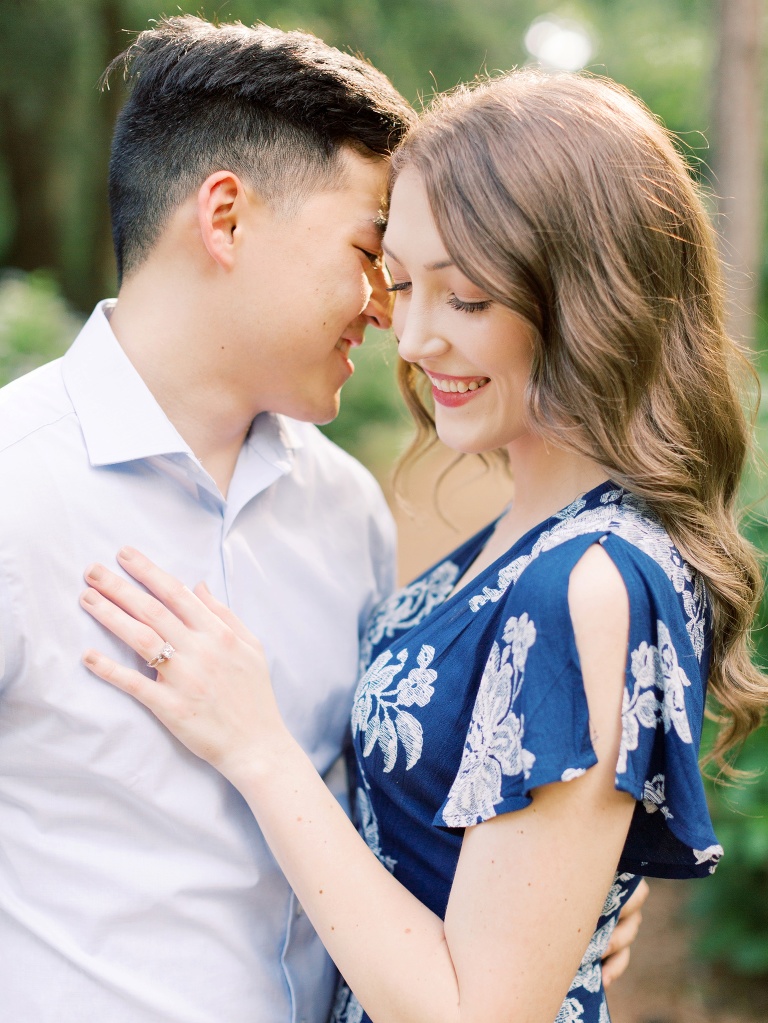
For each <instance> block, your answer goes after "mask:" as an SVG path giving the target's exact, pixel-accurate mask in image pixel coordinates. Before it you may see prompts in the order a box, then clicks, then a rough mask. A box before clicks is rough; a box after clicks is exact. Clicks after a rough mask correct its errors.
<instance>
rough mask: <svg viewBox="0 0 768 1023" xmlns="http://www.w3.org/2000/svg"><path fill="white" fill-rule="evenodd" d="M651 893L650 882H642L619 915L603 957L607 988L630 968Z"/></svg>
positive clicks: (604, 981)
mask: <svg viewBox="0 0 768 1023" xmlns="http://www.w3.org/2000/svg"><path fill="white" fill-rule="evenodd" d="M649 892H650V888H649V887H648V882H647V881H641V882H640V884H639V885H638V886H637V889H636V890H635V891H634V892H633V893H632V897H631V898H629V899H627V901H626V903H625V904H624V907H623V909H622V911H621V913H620V914H619V921H618V923H617V924H616V927H615V928H614V931H613V934H612V935H611V940H610V941H609V942H608V947H607V948H606V950H605V955H604V956H603V985H604V986H605V987H610V985H611V984H612V983H613V982H614V981H615V980H618V979H619V977H620V976H621V975H622V973H624V971H625V970H626V968H627V966H629V956H630V946H631V945H632V942H633V941H634V940H635V938H636V937H637V933H638V931H639V930H640V924H641V923H642V921H643V914H642V913H641V912H640V911H641V909H642V908H643V906H644V905H645V900H646V899H647V898H648V893H649Z"/></svg>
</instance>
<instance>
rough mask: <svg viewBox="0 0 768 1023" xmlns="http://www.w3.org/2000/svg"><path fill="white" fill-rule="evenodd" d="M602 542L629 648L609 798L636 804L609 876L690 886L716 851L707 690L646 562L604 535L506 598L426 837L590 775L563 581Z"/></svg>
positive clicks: (677, 605)
mask: <svg viewBox="0 0 768 1023" xmlns="http://www.w3.org/2000/svg"><path fill="white" fill-rule="evenodd" d="M595 542H601V543H602V544H603V547H604V549H605V550H606V552H607V553H608V554H609V556H610V557H611V558H612V559H613V561H614V563H615V564H616V566H617V568H618V569H619V571H620V572H621V575H622V578H623V579H624V582H625V585H626V587H627V592H628V595H629V603H630V642H629V649H628V657H627V665H626V672H625V690H624V696H623V706H622V738H621V745H620V752H619V758H618V762H617V765H616V788H617V789H621V790H623V791H626V792H629V793H630V794H631V795H632V796H634V798H635V799H636V800H637V806H636V810H635V814H634V816H633V821H632V825H631V828H630V833H629V836H628V839H627V844H626V847H625V850H624V855H623V857H622V860H621V861H620V864H619V869H620V870H622V871H628V872H632V873H646V874H651V875H658V876H664V877H693V876H701V875H703V874H706V873H709V872H710V871H711V870H712V869H714V865H715V864H716V862H717V859H718V858H719V856H720V855H721V853H722V849H721V848H720V846H719V845H717V842H716V839H715V837H714V834H713V833H712V826H711V822H710V820H709V814H708V811H707V806H706V800H705V796H704V788H703V784H702V779H701V775H700V772H699V768H698V762H697V758H698V748H699V742H700V738H701V728H702V724H703V717H704V696H705V682H704V677H703V672H702V663H701V662H702V661H703V662H705V661H706V658H705V657H704V656H703V654H702V658H701V659H700V658H699V657H698V656H697V653H696V651H695V650H694V648H693V645H692V643H691V639H690V634H689V629H688V628H687V625H688V624H689V623H688V622H687V620H686V614H685V611H684V608H685V606H686V604H685V602H684V601H683V600H682V595H681V594H678V593H676V592H675V590H674V588H673V586H672V583H671V582H670V581H669V579H668V578H667V577H666V576H665V574H664V573H663V571H662V570H661V568H660V567H659V566H658V565H657V564H656V563H655V562H654V561H653V560H652V559H651V558H650V557H648V556H647V555H646V554H644V553H643V552H642V551H639V550H637V549H635V548H633V547H632V546H631V545H630V544H628V543H626V542H625V541H623V540H621V539H619V538H617V537H614V536H611V535H603V536H600V535H596V534H592V535H589V536H582V537H579V538H577V539H574V540H571V541H568V542H567V543H564V544H562V545H560V546H559V547H557V548H555V549H553V550H551V551H549V552H547V553H546V554H544V555H542V556H540V557H539V558H538V559H537V560H536V562H534V563H533V564H532V565H530V566H529V567H528V568H527V569H526V570H525V572H524V573H523V575H522V576H521V577H520V579H519V580H518V582H517V584H516V585H515V586H514V587H512V588H511V589H510V591H509V593H508V594H507V598H506V601H505V607H504V608H503V611H502V614H501V615H500V617H499V626H498V629H497V634H496V635H495V637H494V639H493V642H492V644H491V647H490V650H489V652H488V657H487V660H486V662H485V667H484V670H483V675H482V679H481V681H480V685H479V689H478V693H477V697H476V701H475V706H474V709H473V713H472V718H471V721H470V725H469V729H468V733H467V737H466V741H465V744H464V750H463V755H462V760H461V765H460V767H459V771H458V774H457V775H456V778H455V780H454V782H453V785H452V786H451V789H450V791H449V792H448V795H447V797H446V799H445V801H444V803H443V805H442V807H441V808H440V810H439V812H438V814H437V816H436V818H435V821H434V823H435V824H436V825H438V826H442V827H452V828H457V827H459V828H461V827H469V826H472V825H474V824H478V823H481V822H482V821H485V820H488V819H490V818H491V817H494V816H497V815H498V814H501V813H509V812H513V811H515V810H519V809H522V808H523V807H526V806H528V805H529V804H530V802H531V799H532V795H531V793H532V791H533V790H534V789H535V788H537V787H539V786H541V785H548V784H552V783H556V782H566V783H567V782H569V781H571V780H573V779H574V778H577V777H579V776H580V775H582V774H584V773H585V771H587V770H589V769H590V767H592V766H594V764H595V763H596V762H597V758H596V756H595V752H594V750H593V748H592V743H591V740H590V736H589V710H588V705H587V700H586V695H585V692H584V683H583V678H582V674H581V667H580V663H579V656H578V651H577V649H576V641H575V637H574V633H573V626H572V622H571V616H570V610H569V606H568V583H569V579H570V574H571V571H572V569H573V567H574V566H575V565H576V563H577V562H578V561H579V559H580V558H581V557H582V555H583V554H584V552H585V551H586V550H587V548H588V547H589V546H591V545H592V544H593V543H595Z"/></svg>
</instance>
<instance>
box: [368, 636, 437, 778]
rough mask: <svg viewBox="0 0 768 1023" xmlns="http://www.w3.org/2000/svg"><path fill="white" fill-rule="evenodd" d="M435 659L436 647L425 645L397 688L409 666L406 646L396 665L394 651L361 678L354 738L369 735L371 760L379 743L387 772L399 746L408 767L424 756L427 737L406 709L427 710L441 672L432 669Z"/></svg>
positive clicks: (386, 652) (379, 657)
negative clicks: (359, 735) (398, 677)
mask: <svg viewBox="0 0 768 1023" xmlns="http://www.w3.org/2000/svg"><path fill="white" fill-rule="evenodd" d="M434 656H435V648H434V647H433V646H428V645H424V646H422V648H421V650H420V651H419V654H418V657H417V659H416V660H417V665H418V667H416V668H412V669H411V670H410V671H409V672H408V674H407V675H406V676H405V678H401V679H400V681H399V682H398V683H397V685H395V681H394V679H395V676H396V675H398V674H399V673H400V672H401V671H402V670H403V669H404V667H405V664H406V662H407V660H408V648H407V647H404V648H403V649H402V650H401V651H400V652H399V653H398V655H397V658H396V659H395V661H394V663H392V651H391V650H385V651H384V653H383V654H380V655H379V656H378V657H377V658H376V660H375V661H374V662H373V664H372V665H371V666H370V668H369V669H368V671H367V672H366V673H365V675H363V677H362V678H361V679H360V684H359V685H358V687H357V692H356V693H355V702H354V704H353V706H352V737H353V738H354V736H356V735H357V733H358V732H359V731H360V732H363V733H364V734H365V741H364V743H363V756H364V757H368V756H370V755H371V753H372V752H373V750H374V748H375V746H376V744H377V743H378V745H379V748H380V749H381V752H382V754H383V756H384V772H385V773H386V774H388V773H389V772H390V771H391V770H392V768H393V767H394V766H395V762H396V761H397V754H398V748H399V744H400V743H402V746H403V749H404V750H405V768H406V770H407V771H410V769H411V768H412V767H413V765H414V764H415V763H416V762H417V761H418V759H419V757H420V756H421V751H422V747H423V745H424V734H423V730H422V727H421V723H420V722H419V720H418V719H417V718H415V717H414V716H413V714H410V713H409V712H408V711H406V710H403V708H404V707H412V706H413V705H414V704H416V705H417V706H418V707H426V705H427V704H428V703H429V701H430V699H431V698H432V694H433V693H434V691H435V690H434V686H433V685H432V683H433V682H434V681H435V680H436V679H437V672H436V671H435V670H434V668H430V667H429V665H430V664H431V663H432V659H433V658H434Z"/></svg>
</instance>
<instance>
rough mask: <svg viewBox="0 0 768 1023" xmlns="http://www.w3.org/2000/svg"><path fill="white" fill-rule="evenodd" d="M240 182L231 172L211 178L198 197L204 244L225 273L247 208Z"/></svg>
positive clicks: (199, 218) (207, 179)
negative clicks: (239, 225)
mask: <svg viewBox="0 0 768 1023" xmlns="http://www.w3.org/2000/svg"><path fill="white" fill-rule="evenodd" d="M247 201H248V200H247V198H246V194H245V188H244V186H243V183H242V181H241V180H240V178H238V176H237V175H236V174H233V173H232V171H225V170H221V171H216V172H215V173H214V174H210V175H209V176H208V177H207V178H206V179H205V181H204V182H203V183H202V185H201V186H200V190H199V191H198V193H197V218H198V222H199V225H200V233H201V235H202V238H203V244H204V245H205V247H206V249H207V250H208V253H209V255H210V256H211V258H212V259H214V260H215V261H216V262H217V263H218V264H219V265H220V266H222V267H223V268H224V269H225V270H229V269H231V267H232V265H233V263H234V260H235V248H236V234H237V229H238V224H239V222H240V220H241V218H242V216H243V214H244V213H245V206H246V204H247Z"/></svg>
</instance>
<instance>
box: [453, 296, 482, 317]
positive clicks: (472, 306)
mask: <svg viewBox="0 0 768 1023" xmlns="http://www.w3.org/2000/svg"><path fill="white" fill-rule="evenodd" d="M490 304H491V300H490V298H486V299H485V300H484V301H482V302H463V301H462V300H461V299H460V298H457V297H456V295H451V297H450V298H449V299H448V305H449V306H450V307H451V309H457V310H458V311H459V312H461V313H481V312H483V310H485V309H487V308H488V307H489V306H490Z"/></svg>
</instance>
